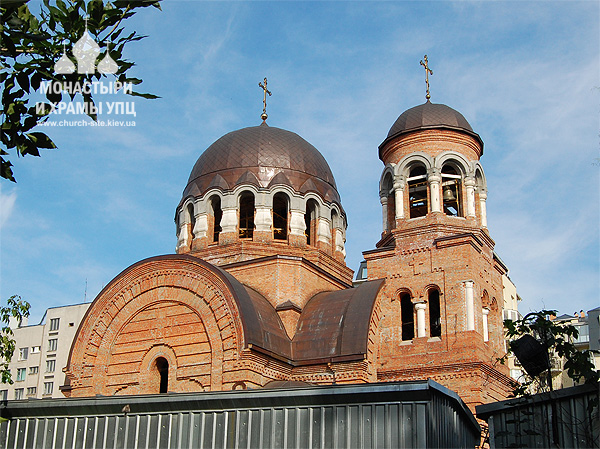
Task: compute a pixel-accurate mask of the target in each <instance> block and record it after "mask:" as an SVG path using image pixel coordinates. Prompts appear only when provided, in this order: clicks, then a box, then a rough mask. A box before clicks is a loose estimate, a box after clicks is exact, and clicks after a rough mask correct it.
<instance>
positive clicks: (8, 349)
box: [0, 295, 30, 384]
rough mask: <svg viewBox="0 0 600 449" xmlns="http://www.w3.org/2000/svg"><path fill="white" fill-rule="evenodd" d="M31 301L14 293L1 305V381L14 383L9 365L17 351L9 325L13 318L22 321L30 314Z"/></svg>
mask: <svg viewBox="0 0 600 449" xmlns="http://www.w3.org/2000/svg"><path fill="white" fill-rule="evenodd" d="M29 307H30V306H29V303H28V302H27V301H23V300H22V299H21V297H20V296H18V295H13V296H11V297H10V298H8V301H7V305H6V306H2V307H0V322H1V323H2V324H1V325H2V328H1V329H0V375H1V376H2V381H1V383H3V384H6V383H8V384H12V383H13V381H12V378H11V374H10V370H9V369H8V365H9V363H10V361H11V360H12V357H13V354H14V352H15V341H14V340H13V338H12V337H13V331H12V329H11V328H10V326H9V322H10V319H11V318H14V319H15V320H16V321H17V322H19V323H20V322H21V320H22V319H23V318H26V317H28V316H29Z"/></svg>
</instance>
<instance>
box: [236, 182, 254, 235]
mask: <svg viewBox="0 0 600 449" xmlns="http://www.w3.org/2000/svg"><path fill="white" fill-rule="evenodd" d="M239 232H240V238H241V239H251V238H252V236H253V235H254V195H252V194H251V193H250V192H244V193H242V196H241V197H240V227H239Z"/></svg>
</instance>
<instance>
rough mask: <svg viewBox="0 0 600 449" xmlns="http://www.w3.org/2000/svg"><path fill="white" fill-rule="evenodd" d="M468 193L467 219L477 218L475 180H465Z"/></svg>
mask: <svg viewBox="0 0 600 449" xmlns="http://www.w3.org/2000/svg"><path fill="white" fill-rule="evenodd" d="M465 189H466V191H467V217H474V216H475V178H471V177H469V178H465Z"/></svg>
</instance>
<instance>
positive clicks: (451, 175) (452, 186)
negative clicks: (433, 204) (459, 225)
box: [442, 164, 463, 217]
mask: <svg viewBox="0 0 600 449" xmlns="http://www.w3.org/2000/svg"><path fill="white" fill-rule="evenodd" d="M460 180H461V176H460V174H458V173H457V171H456V169H455V168H454V167H453V166H451V165H448V164H446V165H444V166H443V167H442V198H443V202H444V212H445V213H446V215H450V216H452V217H462V216H463V213H462V207H461V205H462V202H461V199H460V196H461V185H460Z"/></svg>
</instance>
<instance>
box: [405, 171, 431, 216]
mask: <svg viewBox="0 0 600 449" xmlns="http://www.w3.org/2000/svg"><path fill="white" fill-rule="evenodd" d="M407 181H408V198H409V203H410V204H409V207H410V218H417V217H424V216H425V215H427V171H426V170H425V167H423V166H422V165H418V166H415V167H413V168H412V169H411V170H410V174H409V175H408V180H407Z"/></svg>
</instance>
